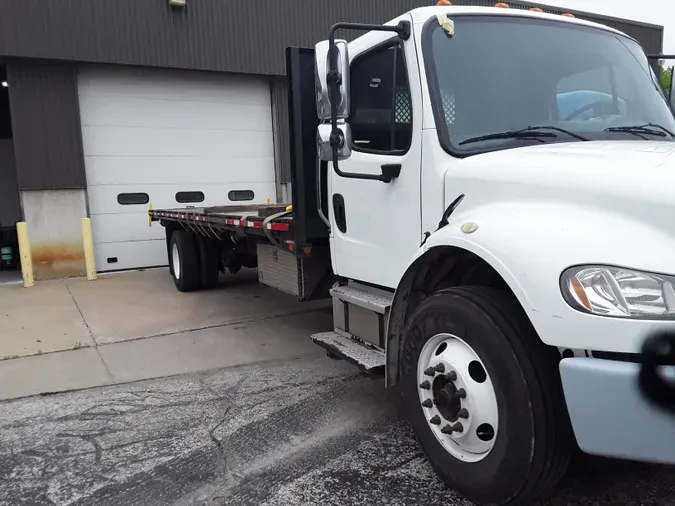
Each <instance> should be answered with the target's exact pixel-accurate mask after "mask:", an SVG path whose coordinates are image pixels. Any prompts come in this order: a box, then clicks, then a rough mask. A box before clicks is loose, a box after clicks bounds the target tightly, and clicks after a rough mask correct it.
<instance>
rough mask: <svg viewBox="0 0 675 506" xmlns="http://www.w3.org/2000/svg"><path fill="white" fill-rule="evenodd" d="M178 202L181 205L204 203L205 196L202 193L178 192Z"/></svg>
mask: <svg viewBox="0 0 675 506" xmlns="http://www.w3.org/2000/svg"><path fill="white" fill-rule="evenodd" d="M176 202H178V203H179V204H193V203H196V202H204V194H203V193H202V192H178V193H176Z"/></svg>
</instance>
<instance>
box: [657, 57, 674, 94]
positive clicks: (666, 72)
mask: <svg viewBox="0 0 675 506" xmlns="http://www.w3.org/2000/svg"><path fill="white" fill-rule="evenodd" d="M659 67H660V70H661V84H662V85H663V89H664V90H666V93H670V85H671V83H672V81H673V69H675V67H666V66H665V64H664V62H663V60H661V61H660V62H659Z"/></svg>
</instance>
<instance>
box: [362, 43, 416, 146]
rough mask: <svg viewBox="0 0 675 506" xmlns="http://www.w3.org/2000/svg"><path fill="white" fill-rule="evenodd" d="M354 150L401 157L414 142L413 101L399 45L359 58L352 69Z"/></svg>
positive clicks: (380, 49)
mask: <svg viewBox="0 0 675 506" xmlns="http://www.w3.org/2000/svg"><path fill="white" fill-rule="evenodd" d="M349 86H350V94H351V96H350V98H351V110H350V114H349V124H350V126H351V129H352V138H353V143H354V145H353V149H356V150H359V151H365V152H371V153H382V154H400V153H404V152H406V151H407V150H408V148H409V147H410V142H411V140H412V114H413V111H412V102H411V98H410V86H409V84H408V75H407V69H406V64H405V58H404V57H403V48H402V47H401V45H400V43H398V42H396V43H394V44H391V45H388V46H382V47H379V48H376V49H373V50H372V51H368V52H367V53H364V54H362V55H359V56H357V57H356V58H355V59H354V61H353V63H352V65H351V67H350V82H349Z"/></svg>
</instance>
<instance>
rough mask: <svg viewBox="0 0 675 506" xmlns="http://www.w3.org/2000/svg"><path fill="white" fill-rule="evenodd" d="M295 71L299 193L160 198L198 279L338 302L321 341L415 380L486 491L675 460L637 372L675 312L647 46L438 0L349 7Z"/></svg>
mask: <svg viewBox="0 0 675 506" xmlns="http://www.w3.org/2000/svg"><path fill="white" fill-rule="evenodd" d="M352 29H353V30H361V31H363V32H365V34H364V35H362V36H360V37H358V38H356V39H355V40H353V41H352V42H349V43H347V42H346V41H345V40H341V39H336V38H335V36H336V32H337V31H338V30H352ZM287 65H288V79H289V104H290V110H291V125H290V127H289V128H290V134H291V145H292V146H291V150H292V162H293V170H294V175H293V187H292V191H293V202H291V203H284V204H276V205H266V206H257V205H256V206H224V207H210V208H183V209H155V210H151V211H150V219H151V220H153V221H158V222H160V223H161V224H162V225H163V226H164V227H165V229H166V238H167V251H168V253H169V259H170V271H171V274H172V276H173V278H174V281H175V284H176V287H177V288H178V289H179V290H181V291H190V290H197V289H201V288H209V287H212V286H214V285H215V284H216V282H217V280H218V274H219V272H222V271H224V270H225V269H228V270H229V271H231V272H237V271H238V270H239V269H240V268H241V267H242V266H246V267H257V268H258V272H259V279H260V281H261V282H262V283H264V284H267V285H269V286H273V287H276V288H279V289H281V290H285V291H286V292H288V293H291V294H294V295H296V296H298V297H299V298H300V299H301V300H309V299H313V298H317V297H328V296H330V297H332V301H333V309H334V330H332V331H330V332H325V333H322V334H318V335H314V336H312V339H313V340H314V341H315V342H316V343H317V344H319V345H321V346H323V347H324V348H326V349H327V350H328V351H329V353H330V354H331V355H333V356H338V357H341V358H345V359H348V360H350V361H352V362H354V363H355V364H357V365H358V366H359V367H361V369H362V370H364V371H366V372H368V373H372V374H375V373H384V376H385V381H386V385H387V386H388V387H395V386H396V387H398V388H400V391H401V393H402V398H403V403H404V405H405V410H406V412H407V416H408V418H409V421H410V424H411V425H412V427H413V429H414V432H415V434H416V436H417V438H418V440H419V443H420V445H421V447H422V449H423V450H424V453H425V454H426V456H427V458H428V460H429V462H430V463H431V464H432V466H433V467H434V469H435V470H436V472H437V473H438V475H439V476H440V477H441V478H442V479H443V480H444V481H445V482H446V483H447V484H448V485H449V486H450V487H452V488H454V489H456V490H458V491H459V492H460V493H462V494H463V495H464V496H466V497H467V498H468V499H470V500H471V501H474V502H476V503H480V504H515V503H528V502H529V501H531V500H533V499H534V498H536V497H541V496H542V495H544V494H546V493H548V492H550V491H551V490H552V489H553V488H554V487H555V486H556V484H557V483H558V482H559V480H560V479H561V478H562V477H563V475H564V473H565V471H566V469H567V467H568V464H569V462H570V459H571V457H572V455H573V453H574V452H575V451H576V450H577V449H578V448H580V449H581V450H583V451H585V452H587V453H590V454H595V455H604V456H612V457H619V458H626V459H635V460H643V461H649V462H661V463H675V424H673V421H672V419H670V418H668V415H667V414H664V413H662V412H661V411H659V410H658V409H656V408H654V407H653V406H652V405H651V404H649V403H648V402H647V401H646V400H645V399H644V398H643V396H642V395H641V394H640V392H639V390H638V388H637V376H638V369H639V365H638V363H637V361H636V353H638V352H639V350H640V346H641V343H642V340H643V339H644V337H645V336H647V335H649V334H650V332H652V331H656V330H658V329H662V328H664V327H669V326H671V325H672V323H673V320H675V253H673V254H671V253H668V252H669V251H672V252H675V224H674V223H675V222H674V221H673V216H671V215H675V198H674V195H675V194H674V193H673V188H672V187H673V186H675V134H674V133H673V132H675V119H674V117H673V111H672V108H671V105H670V104H669V102H668V99H667V97H666V94H665V93H664V90H663V89H662V87H661V85H660V84H659V82H658V79H657V77H656V75H655V73H654V71H653V70H652V68H651V67H650V64H649V61H648V57H647V56H646V55H645V54H644V52H643V51H642V49H641V48H640V46H639V44H638V43H637V42H636V41H635V40H633V39H631V38H629V37H628V36H627V35H624V34H623V33H620V32H618V31H616V30H614V29H611V28H608V27H606V26H603V25H599V24H594V23H591V22H587V21H583V20H580V19H576V18H572V17H564V16H557V15H551V14H545V13H542V12H530V11H521V10H515V9H507V8H481V7H453V6H436V7H427V8H419V9H415V10H412V11H410V12H406V13H405V14H403V15H401V16H399V17H398V18H396V19H394V20H392V21H391V22H389V23H386V24H385V25H365V24H353V23H338V24H336V25H335V26H334V27H333V28H332V29H331V31H330V36H329V39H328V40H327V41H322V42H320V43H319V44H317V45H316V48H315V49H314V50H310V49H299V48H289V49H287Z"/></svg>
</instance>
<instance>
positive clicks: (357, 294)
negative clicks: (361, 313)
mask: <svg viewBox="0 0 675 506" xmlns="http://www.w3.org/2000/svg"><path fill="white" fill-rule="evenodd" d="M330 294H331V296H332V297H333V298H335V299H338V300H341V301H342V302H347V303H349V304H354V305H355V306H359V307H362V308H363V309H368V310H370V311H373V312H375V313H379V314H385V313H386V312H387V310H388V309H389V308H390V307H391V302H392V300H393V299H394V295H393V294H390V293H388V292H386V291H384V290H379V289H376V288H369V287H363V288H361V287H359V286H358V285H342V286H336V287H333V288H331V290H330Z"/></svg>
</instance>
